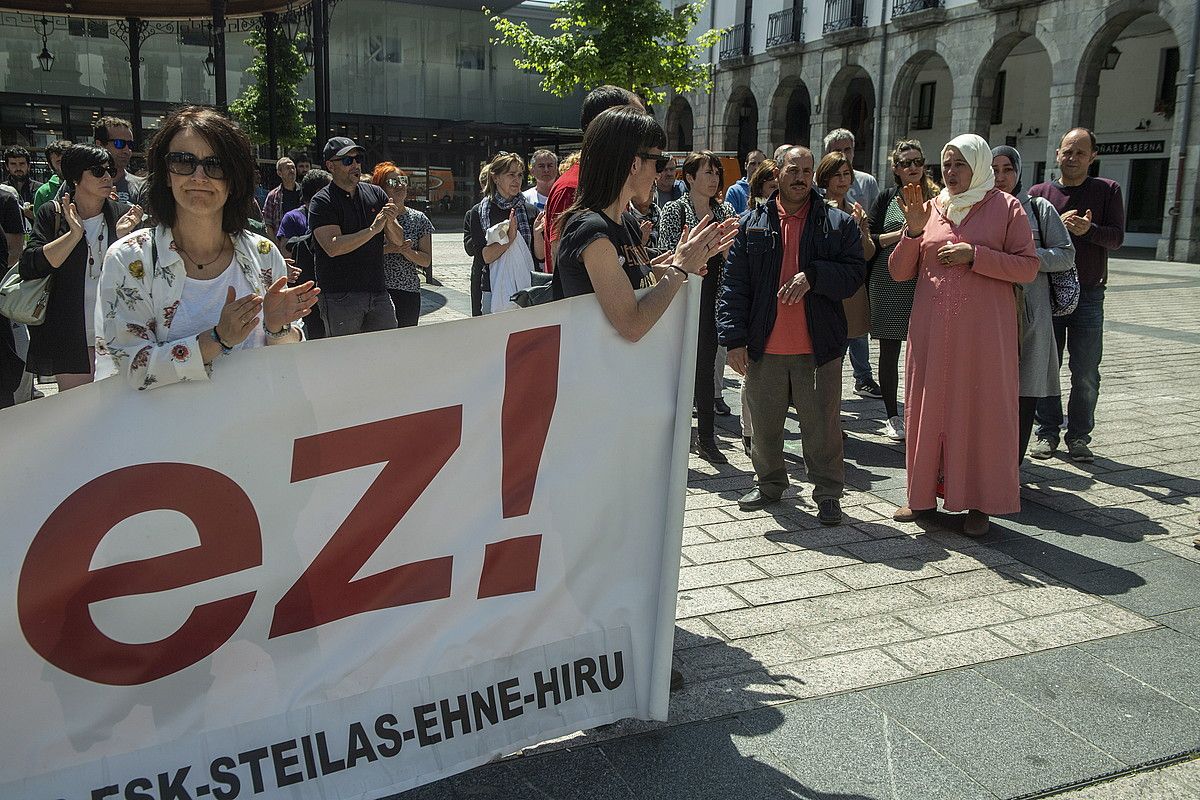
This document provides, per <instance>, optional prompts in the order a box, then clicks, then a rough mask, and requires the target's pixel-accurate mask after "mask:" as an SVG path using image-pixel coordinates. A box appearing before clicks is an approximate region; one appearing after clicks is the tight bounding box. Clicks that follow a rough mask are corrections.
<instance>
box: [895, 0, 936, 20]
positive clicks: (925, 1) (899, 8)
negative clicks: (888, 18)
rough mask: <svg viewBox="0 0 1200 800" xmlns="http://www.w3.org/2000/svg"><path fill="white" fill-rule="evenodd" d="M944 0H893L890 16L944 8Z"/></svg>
mask: <svg viewBox="0 0 1200 800" xmlns="http://www.w3.org/2000/svg"><path fill="white" fill-rule="evenodd" d="M945 7H946V0H893V3H892V16H893V17H900V16H903V15H905V14H911V13H913V12H914V11H927V10H929V9H932V8H945Z"/></svg>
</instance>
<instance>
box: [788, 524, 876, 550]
mask: <svg viewBox="0 0 1200 800" xmlns="http://www.w3.org/2000/svg"><path fill="white" fill-rule="evenodd" d="M766 537H767V538H768V539H770V540H771V541H772V542H775V543H776V544H778V545H779V546H780V547H782V548H783V549H785V550H791V551H796V550H811V549H812V548H814V547H817V548H820V547H830V546H837V545H843V544H846V543H847V542H862V541H866V540H867V539H869V538H871V537H870V536H868V535H867V534H865V533H863V532H862V531H860V530H859V529H858V528H856V527H854V526H852V525H838V526H834V527H830V528H824V527H821V526H820V524H818V525H817V527H815V528H813V529H811V530H798V531H792V532H788V533H778V534H775V533H772V534H766Z"/></svg>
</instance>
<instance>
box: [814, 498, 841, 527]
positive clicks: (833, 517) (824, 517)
mask: <svg viewBox="0 0 1200 800" xmlns="http://www.w3.org/2000/svg"><path fill="white" fill-rule="evenodd" d="M817 519H818V520H820V521H821V524H822V525H841V524H842V504H841V503H840V502H838V500H837V498H835V497H826V498H825V499H824V500H822V501H821V502H819V503H817Z"/></svg>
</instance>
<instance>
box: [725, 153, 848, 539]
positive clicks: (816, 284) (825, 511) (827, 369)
mask: <svg viewBox="0 0 1200 800" xmlns="http://www.w3.org/2000/svg"><path fill="white" fill-rule="evenodd" d="M740 226H741V227H740V230H739V231H738V236H737V239H735V240H734V243H733V249H732V250H730V251H729V260H728V262H726V264H725V277H724V281H723V283H722V286H721V292H720V295H719V298H718V300H717V329H718V339H719V340H720V342H721V344H723V345H724V346H725V347H726V348H727V349H728V351H729V356H728V360H729V366H731V367H733V369H734V370H735V371H736V372H737V373H738V374H739V375H742V376H744V377H745V379H746V404H747V405H748V406H749V409H750V414H751V417H752V418H753V419H754V435H753V441H752V444H751V451H750V458H751V461H753V463H754V472H755V475H756V476H757V486H756V487H755V488H754V489H752V490H751V491H750V492H749V493H748V494H747V495H745V496H744V497H742V499H741V500H740V501H738V505H740V506H741V508H742V509H743V510H745V511H753V510H756V509H760V508H765V507H766V506H768V505H770V504H772V503H775V502H777V501H778V500H779V498H780V497H782V496H783V492H784V490H785V489H787V486H788V474H787V467H786V465H785V464H784V460H783V424H784V420H785V419H786V417H787V409H788V400H789V397H790V398H791V400H792V401H793V402H794V403H795V407H796V413H797V415H798V416H799V418H800V437H801V441H802V443H803V445H804V465H805V468H806V469H807V472H808V476H809V478H811V479H812V482H813V499H814V500H815V501H816V503H817V518H818V519H819V520H820V521H821V522H822V523H824V524H826V525H837V524H838V523H840V522H841V521H842V508H841V496H842V487H843V483H844V475H845V462H844V460H843V456H842V427H841V417H840V407H841V402H842V354H843V353H844V352H845V349H846V314H845V311H843V309H842V301H843V300H845V299H846V298H848V297H850V296H851V295H853V294H854V293H855V292H856V291H858V288H859V287H860V286H862V284H863V280H864V279H865V277H866V269H867V265H866V261H865V260H864V258H863V248H862V239H861V237H860V234H859V230H858V225H857V224H856V223H855V222H854V220H853V219H852V218H851V217H850V216H849V215H848V214H845V213H843V212H842V211H839V210H838V209H835V208H831V207H829V206H828V205H826V203H825V202H824V199H823V198H822V197H821V196H820V194H819V193H817V192H814V191H813V154H812V151H810V150H809V149H808V148H807V147H793V148H791V149H789V150H788V151H787V153H786V154H785V156H784V158H783V163H782V166H781V169H780V175H779V189H778V190H777V191H776V193H775V194H774V195H772V196H771V198H770V199H768V200H767V202H766V203H765V204H763V205H762V206H760V207H759V208H758V209H756V210H753V211H751V212H750V213H748V214H746V215H743V217H742V220H741V223H740Z"/></svg>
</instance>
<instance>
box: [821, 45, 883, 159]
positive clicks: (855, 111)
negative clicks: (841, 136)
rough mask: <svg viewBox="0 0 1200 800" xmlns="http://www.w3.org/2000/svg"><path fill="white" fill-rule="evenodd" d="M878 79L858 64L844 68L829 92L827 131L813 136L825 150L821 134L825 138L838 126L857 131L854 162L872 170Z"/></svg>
mask: <svg viewBox="0 0 1200 800" xmlns="http://www.w3.org/2000/svg"><path fill="white" fill-rule="evenodd" d="M876 102H877V100H876V97H875V82H874V81H873V80H871V76H870V74H868V73H867V71H866V70H865V69H864V68H863V67H861V66H860V65H858V64H847V65H846V66H844V67H842V68H841V69H840V70H839V71H838V73H837V74H836V75H835V76H834V77H833V80H832V81H830V83H829V89H828V90H827V91H826V92H825V130H824V131H820V132H819V134H815V135H814V136H813V145H814V147H815V148H816V150H817V151H819V150H821V149H822V148H821V142H819V141H818V135H819V136H821V137H823V136H824V135H825V134H826V133H828V132H829V131H831V130H833V129H834V128H846V129H847V130H849V131H852V132H853V133H854V163H855V166H856V167H857V168H859V169H870V165H871V164H872V162H873V161H874V147H875V103H876Z"/></svg>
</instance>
